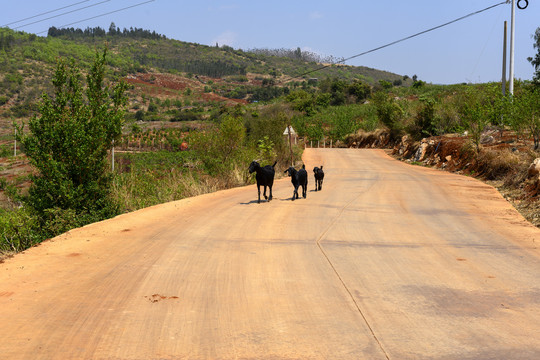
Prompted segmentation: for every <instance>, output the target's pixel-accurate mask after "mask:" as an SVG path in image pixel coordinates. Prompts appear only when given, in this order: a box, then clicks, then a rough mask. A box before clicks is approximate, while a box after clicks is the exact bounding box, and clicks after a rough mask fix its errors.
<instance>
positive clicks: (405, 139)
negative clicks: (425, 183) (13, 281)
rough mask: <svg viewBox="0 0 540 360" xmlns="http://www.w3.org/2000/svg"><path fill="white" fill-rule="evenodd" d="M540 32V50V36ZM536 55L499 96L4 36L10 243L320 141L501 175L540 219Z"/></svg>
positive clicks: (215, 50)
mask: <svg viewBox="0 0 540 360" xmlns="http://www.w3.org/2000/svg"><path fill="white" fill-rule="evenodd" d="M534 39H535V43H534V44H533V46H534V47H535V49H537V50H538V53H539V54H540V30H539V31H537V33H536V34H535V38H534ZM96 48H98V49H104V50H98V51H97V52H96V50H95V49H96ZM67 54H69V57H68V56H67ZM539 56H540V55H537V56H536V57H534V58H530V59H529V61H530V62H531V64H532V66H533V67H534V68H535V69H536V74H535V77H534V78H533V79H532V80H531V81H517V82H516V84H515V93H514V95H513V96H508V95H507V96H502V95H501V84H500V83H487V84H455V85H433V84H428V83H426V82H424V81H422V80H420V79H418V78H417V77H416V76H415V75H413V76H412V77H409V76H407V75H403V76H402V75H397V74H389V73H385V72H380V71H377V70H374V69H367V68H356V67H350V66H338V65H334V66H330V67H329V68H327V69H325V70H324V71H322V70H321V71H319V72H316V73H311V74H309V75H304V76H300V77H298V76H299V75H301V74H304V73H306V72H308V71H311V70H313V69H316V68H317V66H320V63H321V62H325V63H332V62H337V61H339V59H333V58H331V57H330V58H321V57H318V56H317V55H316V54H311V53H306V52H302V51H301V50H300V49H296V50H286V49H278V50H270V49H262V50H261V49H259V50H257V49H255V50H248V51H243V50H235V49H233V48H230V47H227V46H219V45H218V44H216V46H215V47H211V46H203V45H198V44H191V43H183V42H180V41H176V40H170V39H166V37H164V36H162V35H159V34H156V33H155V32H150V31H147V30H142V29H129V30H127V29H123V30H120V29H119V28H117V27H116V26H115V25H114V24H111V27H110V28H109V29H108V31H106V30H104V29H100V28H93V29H90V28H89V29H86V30H80V29H55V28H51V29H50V31H49V36H48V37H46V38H40V37H36V36H35V35H33V34H26V33H22V32H14V31H11V30H9V29H0V82H1V83H2V86H1V87H0V156H1V159H2V161H1V163H0V175H1V177H0V190H1V191H0V205H1V206H0V233H1V238H0V252H3V253H9V252H18V251H22V250H24V249H26V248H28V247H30V246H33V245H35V244H38V243H39V242H41V241H43V240H45V239H47V238H51V237H54V236H56V235H58V234H61V233H63V232H65V231H68V230H69V229H72V228H74V227H79V226H82V225H85V224H88V223H91V222H94V221H99V220H102V219H107V218H110V217H112V216H115V215H117V214H121V213H125V212H129V211H134V210H137V209H141V208H144V207H148V206H152V205H156V204H160V203H164V202H168V201H174V200H178V199H182V198H185V197H189V196H194V195H199V194H203V193H207V192H211V191H216V190H220V189H227V188H231V187H235V186H241V185H246V184H251V183H253V181H254V179H253V177H250V176H249V174H248V172H247V166H248V165H249V163H250V162H251V161H252V160H254V159H258V160H260V161H261V162H262V165H266V164H272V163H273V162H274V161H275V160H277V161H278V167H279V169H282V170H283V169H285V168H287V167H288V166H290V164H291V162H292V163H296V162H298V161H300V159H301V154H302V150H303V148H304V147H311V146H313V147H316V146H320V147H323V146H325V147H328V146H332V147H385V148H389V149H393V152H394V153H395V155H396V156H398V157H401V158H403V159H407V160H408V161H411V162H412V163H415V164H422V165H426V166H436V167H439V168H444V169H447V170H451V171H457V172H460V173H463V174H466V175H471V176H479V177H482V178H483V179H485V180H490V181H495V182H496V183H495V184H496V185H497V186H499V187H500V189H501V191H503V192H504V193H505V194H507V196H508V198H509V200H515V203H516V204H517V205H516V206H517V207H518V208H519V207H520V206H521V207H522V208H527V209H529V211H528V212H526V214H527V215H526V216H527V218H528V219H529V220H531V221H533V223H535V224H540V218H539V215H538V209H539V206H538V204H537V198H538V196H540V180H539V179H538V177H534V176H533V177H531V175H530V170H529V166H530V164H531V162H532V161H533V160H534V159H535V158H538V157H540V155H539V150H540V109H539V107H538V104H540V61H539V60H538V57H539ZM178 59H182V61H178ZM51 79H52V81H51ZM289 125H291V126H292V127H293V128H294V130H295V131H296V133H297V136H298V137H297V138H296V139H295V140H294V141H291V143H292V145H293V146H292V148H291V147H290V143H289V139H288V138H287V136H284V135H283V132H284V129H285V128H287V126H289ZM15 140H16V141H17V145H18V146H15V147H14V142H15ZM15 149H16V151H17V155H14V152H15ZM419 149H420V150H423V152H422V154H421V155H418V154H419V153H420V152H421V151H420V150H419ZM539 170H540V169H539ZM282 172H283V171H276V173H282ZM518 203H519V204H518ZM535 219H537V220H535Z"/></svg>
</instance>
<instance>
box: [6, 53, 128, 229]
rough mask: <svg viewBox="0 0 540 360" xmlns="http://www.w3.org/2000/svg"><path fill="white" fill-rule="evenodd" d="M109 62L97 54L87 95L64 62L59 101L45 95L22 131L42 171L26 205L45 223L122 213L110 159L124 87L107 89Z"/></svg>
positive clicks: (56, 79)
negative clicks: (112, 187) (36, 113)
mask: <svg viewBox="0 0 540 360" xmlns="http://www.w3.org/2000/svg"><path fill="white" fill-rule="evenodd" d="M105 59H106V51H104V52H103V54H101V55H100V54H99V53H97V52H96V56H95V61H94V64H93V66H92V68H91V70H90V71H89V73H88V75H87V77H86V84H87V85H86V96H84V95H83V90H82V86H81V83H80V77H81V75H80V72H79V70H78V69H77V68H76V67H75V65H74V63H73V62H72V64H71V66H69V67H68V66H67V65H66V64H65V62H64V61H59V63H58V66H57V68H56V72H55V75H54V77H53V84H54V87H55V94H54V97H53V98H51V97H49V96H48V95H46V94H44V95H43V97H42V103H41V106H40V114H41V115H40V116H35V117H33V118H32V119H31V120H30V122H29V130H30V132H28V133H24V132H23V131H22V130H23V129H22V128H19V130H18V131H17V133H18V140H20V141H21V143H22V144H23V146H24V148H25V153H26V155H27V156H28V158H29V159H30V162H31V164H32V165H33V166H34V167H35V168H36V169H37V171H38V172H39V175H37V176H32V180H33V183H32V186H31V187H30V189H29V195H28V197H27V198H26V201H25V202H26V204H27V205H28V206H30V208H31V209H32V210H33V211H35V212H36V214H37V215H38V216H39V218H40V219H41V221H42V224H49V223H50V221H52V220H54V217H53V216H51V214H52V213H54V214H56V215H58V214H62V216H64V215H65V216H67V217H71V214H72V211H75V212H76V213H77V215H78V216H79V218H81V219H91V220H92V221H95V220H96V219H103V218H107V217H109V216H111V215H113V214H115V213H116V212H117V208H116V207H115V205H114V204H113V203H112V202H111V196H110V183H111V179H112V178H111V174H110V173H109V165H108V163H107V162H106V157H107V154H108V150H109V149H110V148H111V147H112V143H113V140H118V139H119V136H120V134H121V128H122V122H123V110H122V107H123V105H124V104H125V96H124V90H125V85H124V84H117V85H116V86H114V87H113V88H110V87H108V86H104V84H103V76H104V66H105ZM51 209H52V210H51ZM56 209H58V210H56ZM44 226H47V225H44ZM51 226H52V227H51V228H50V229H51V231H54V229H63V226H62V225H59V224H51ZM51 234H52V233H51Z"/></svg>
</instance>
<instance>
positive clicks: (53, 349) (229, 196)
mask: <svg viewBox="0 0 540 360" xmlns="http://www.w3.org/2000/svg"><path fill="white" fill-rule="evenodd" d="M304 161H305V163H306V167H307V168H308V169H312V168H313V167H314V166H320V165H324V169H325V171H326V178H325V183H324V186H323V190H322V192H314V191H312V190H313V189H314V181H313V177H312V175H311V174H312V173H311V171H310V184H309V190H310V191H309V192H308V195H307V199H305V200H304V199H299V200H297V201H294V202H292V201H290V197H291V195H292V186H291V184H290V182H289V180H287V179H282V180H279V181H277V182H276V183H275V185H274V197H275V198H274V200H273V201H272V202H270V203H261V204H257V203H256V188H255V186H249V187H245V188H238V189H233V190H227V191H221V192H218V193H214V194H208V195H203V196H199V197H196V198H191V199H186V200H182V201H178V202H173V203H168V204H164V205H161V206H156V207H152V208H148V209H144V210H141V211H137V212H135V213H131V214H126V215H122V216H119V217H117V218H114V219H111V220H108V221H104V222H101V223H97V224H92V225H89V226H86V227H84V228H80V229H76V230H72V231H70V232H68V233H67V234H65V235H62V236H60V237H57V238H55V239H52V240H51V241H48V242H45V243H43V244H42V245H41V246H39V247H36V248H33V249H30V250H27V251H25V252H24V253H21V254H18V255H16V256H14V257H13V258H11V259H7V260H6V261H5V262H4V263H2V264H0V319H1V322H0V338H2V339H3V340H2V341H0V359H10V360H12V359H184V358H185V359H187V358H189V359H248V358H256V359H488V358H489V359H518V358H519V359H521V358H523V359H534V358H540V339H539V338H538V336H537V334H539V333H540V301H539V299H540V279H539V277H538V272H539V270H540V250H539V249H538V248H537V244H538V243H539V242H540V230H539V229H537V228H535V227H534V226H532V225H530V224H529V223H528V222H527V221H525V220H524V219H523V218H522V217H521V216H520V215H519V214H518V213H517V212H516V210H515V209H514V208H513V207H512V206H511V205H510V204H509V203H507V202H506V201H505V200H504V199H503V198H502V197H501V195H500V194H499V193H498V192H497V191H496V190H495V189H494V188H492V187H490V186H487V185H485V184H483V183H481V182H479V181H476V180H474V179H471V178H467V177H463V176H458V175H455V174H450V173H446V172H442V171H437V170H432V169H427V168H421V167H413V166H410V165H407V164H404V163H401V162H399V161H396V160H393V159H392V158H390V157H389V156H388V155H386V153H385V152H384V151H383V150H356V149H319V150H315V149H307V150H306V152H305V154H304Z"/></svg>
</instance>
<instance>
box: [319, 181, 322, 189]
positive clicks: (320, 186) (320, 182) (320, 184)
mask: <svg viewBox="0 0 540 360" xmlns="http://www.w3.org/2000/svg"><path fill="white" fill-rule="evenodd" d="M319 190H322V180H319Z"/></svg>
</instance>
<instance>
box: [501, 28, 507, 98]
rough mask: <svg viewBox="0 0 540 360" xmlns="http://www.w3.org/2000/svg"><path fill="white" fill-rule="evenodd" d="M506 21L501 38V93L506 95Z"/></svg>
mask: <svg viewBox="0 0 540 360" xmlns="http://www.w3.org/2000/svg"><path fill="white" fill-rule="evenodd" d="M507 30H508V27H507V22H506V21H505V22H504V37H503V38H504V40H503V65H502V81H501V83H502V94H503V96H504V95H506V44H507V42H508V41H507V39H506V38H507V32H508V31H507Z"/></svg>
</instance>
